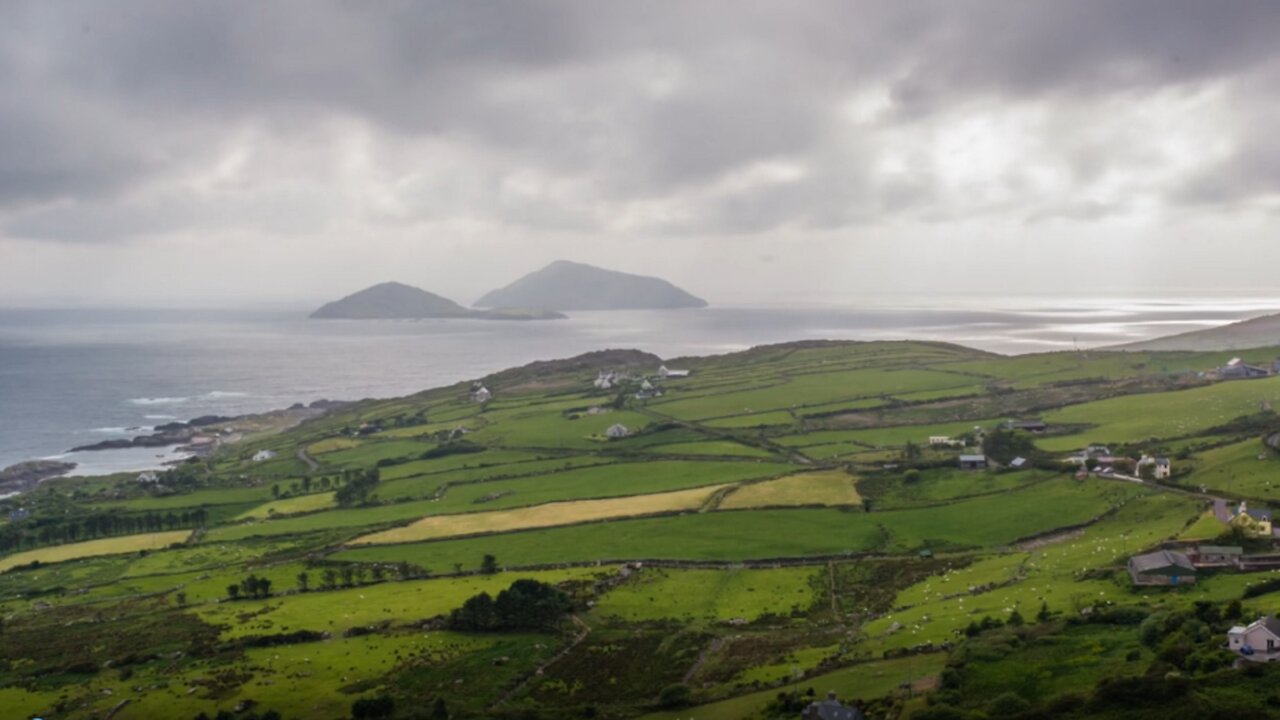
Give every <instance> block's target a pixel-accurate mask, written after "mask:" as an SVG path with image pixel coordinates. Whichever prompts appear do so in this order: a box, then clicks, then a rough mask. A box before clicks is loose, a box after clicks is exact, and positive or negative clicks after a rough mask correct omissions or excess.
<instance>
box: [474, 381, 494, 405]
mask: <svg viewBox="0 0 1280 720" xmlns="http://www.w3.org/2000/svg"><path fill="white" fill-rule="evenodd" d="M492 399H493V393H491V392H489V388H487V387H485V386H483V385H481V386H480V387H478V388H476V389H475V390H473V391H471V401H472V402H478V403H487V402H489V401H490V400H492Z"/></svg>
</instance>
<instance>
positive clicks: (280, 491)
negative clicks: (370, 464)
mask: <svg viewBox="0 0 1280 720" xmlns="http://www.w3.org/2000/svg"><path fill="white" fill-rule="evenodd" d="M341 485H342V476H334V477H329V476H327V475H326V476H322V477H318V478H312V477H311V476H309V475H304V476H303V477H302V479H301V480H299V481H297V482H292V483H289V486H288V487H282V486H281V485H280V483H276V484H274V485H272V486H271V497H273V498H281V497H289V496H290V495H305V494H307V493H309V492H311V491H312V490H320V491H328V490H330V489H332V488H335V487H339V486H341Z"/></svg>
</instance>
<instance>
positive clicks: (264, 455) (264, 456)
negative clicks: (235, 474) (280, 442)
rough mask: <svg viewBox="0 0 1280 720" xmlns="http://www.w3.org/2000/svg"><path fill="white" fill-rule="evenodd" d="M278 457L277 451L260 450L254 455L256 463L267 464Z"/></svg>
mask: <svg viewBox="0 0 1280 720" xmlns="http://www.w3.org/2000/svg"><path fill="white" fill-rule="evenodd" d="M275 456H276V451H275V450H259V451H258V452H256V453H254V454H253V461H254V462H266V461H267V460H270V459H271V458H273V457H275Z"/></svg>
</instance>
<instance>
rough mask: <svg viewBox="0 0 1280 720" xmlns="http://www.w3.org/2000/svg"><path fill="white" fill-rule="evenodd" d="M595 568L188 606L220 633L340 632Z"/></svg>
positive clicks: (315, 579)
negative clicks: (524, 581) (527, 580)
mask: <svg viewBox="0 0 1280 720" xmlns="http://www.w3.org/2000/svg"><path fill="white" fill-rule="evenodd" d="M439 569H444V568H439ZM595 572H596V571H594V570H590V569H573V570H544V571H537V572H519V573H498V574H496V575H473V576H468V577H458V578H453V577H443V578H437V579H430V580H416V581H408V582H384V583H377V584H373V585H364V586H358V587H353V588H348V589H344V590H332V591H313V592H307V593H301V594H297V595H288V596H282V597H273V598H268V599H265V600H240V601H236V602H223V603H217V604H214V605H202V606H200V607H198V608H195V609H193V610H192V611H191V612H193V613H194V614H195V615H196V616H197V617H199V618H200V619H201V620H203V621H204V622H207V623H209V624H212V625H215V626H219V627H220V628H221V637H222V638H224V639H230V638H238V637H246V636H249V635H272V634H277V633H287V632H294V631H297V630H317V631H327V632H330V633H333V634H334V635H339V634H341V633H342V632H343V631H345V630H348V629H350V628H353V627H363V626H367V625H372V624H374V623H379V622H382V621H384V620H392V621H395V622H397V623H403V622H409V621H418V620H426V619H428V618H431V617H434V616H436V615H441V614H445V613H448V612H449V611H450V610H452V609H454V608H456V607H460V606H461V605H462V603H463V602H464V601H466V599H467V598H469V597H471V596H472V595H477V594H479V593H482V592H487V593H489V594H491V595H495V594H497V593H498V591H500V590H503V589H505V588H506V587H507V586H509V585H510V584H511V583H512V582H514V581H515V580H517V579H520V578H531V579H534V580H540V581H542V582H550V583H557V582H562V581H564V580H571V579H580V578H589V577H592V576H593V575H594V574H595ZM311 575H312V587H316V586H317V585H318V583H319V580H320V578H319V575H320V573H319V571H317V570H312V571H311Z"/></svg>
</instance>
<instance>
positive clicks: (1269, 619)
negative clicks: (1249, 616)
mask: <svg viewBox="0 0 1280 720" xmlns="http://www.w3.org/2000/svg"><path fill="white" fill-rule="evenodd" d="M1258 623H1259V624H1260V625H1262V627H1264V628H1266V629H1268V630H1270V631H1271V634H1272V635H1275V636H1276V637H1280V620H1277V619H1276V618H1275V617H1274V616H1271V615H1266V616H1264V617H1261V618H1259V619H1258Z"/></svg>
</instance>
